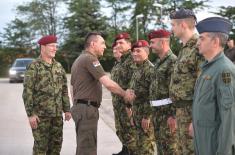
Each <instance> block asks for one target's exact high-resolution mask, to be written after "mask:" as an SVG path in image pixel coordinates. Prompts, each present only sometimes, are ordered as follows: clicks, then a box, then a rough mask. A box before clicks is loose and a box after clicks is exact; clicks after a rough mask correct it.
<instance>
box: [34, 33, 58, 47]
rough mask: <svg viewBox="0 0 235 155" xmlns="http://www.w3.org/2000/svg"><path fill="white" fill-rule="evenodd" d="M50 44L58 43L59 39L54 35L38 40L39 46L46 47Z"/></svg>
mask: <svg viewBox="0 0 235 155" xmlns="http://www.w3.org/2000/svg"><path fill="white" fill-rule="evenodd" d="M50 43H57V37H56V36H54V35H48V36H43V37H42V38H41V39H39V40H38V44H39V45H46V44H50Z"/></svg>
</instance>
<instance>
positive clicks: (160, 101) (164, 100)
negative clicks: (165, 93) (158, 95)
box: [150, 98, 172, 107]
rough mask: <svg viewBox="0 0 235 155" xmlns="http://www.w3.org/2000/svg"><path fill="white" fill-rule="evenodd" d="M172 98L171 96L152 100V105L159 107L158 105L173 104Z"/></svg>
mask: <svg viewBox="0 0 235 155" xmlns="http://www.w3.org/2000/svg"><path fill="white" fill-rule="evenodd" d="M171 103H172V100H171V99H170V98H166V99H162V100H155V101H150V105H151V106H152V107H158V106H163V105H167V104H171Z"/></svg>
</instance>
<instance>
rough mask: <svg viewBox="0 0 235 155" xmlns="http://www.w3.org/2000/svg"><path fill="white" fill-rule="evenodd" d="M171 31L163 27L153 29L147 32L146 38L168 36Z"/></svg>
mask: <svg viewBox="0 0 235 155" xmlns="http://www.w3.org/2000/svg"><path fill="white" fill-rule="evenodd" d="M170 35H171V33H170V32H169V31H167V30H164V29H159V30H154V31H152V32H150V33H149V35H148V38H149V40H151V39H153V38H169V37H170Z"/></svg>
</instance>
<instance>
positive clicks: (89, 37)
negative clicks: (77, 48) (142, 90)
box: [84, 32, 102, 48]
mask: <svg viewBox="0 0 235 155" xmlns="http://www.w3.org/2000/svg"><path fill="white" fill-rule="evenodd" d="M97 36H102V34H101V33H100V32H89V33H88V34H87V35H86V38H85V46H84V47H85V48H87V47H89V46H90V44H91V42H92V41H96V40H97Z"/></svg>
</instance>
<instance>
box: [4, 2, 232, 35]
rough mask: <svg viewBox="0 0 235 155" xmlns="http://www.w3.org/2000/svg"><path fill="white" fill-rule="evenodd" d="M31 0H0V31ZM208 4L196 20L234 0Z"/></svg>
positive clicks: (230, 3)
mask: <svg viewBox="0 0 235 155" xmlns="http://www.w3.org/2000/svg"><path fill="white" fill-rule="evenodd" d="M29 1H31V0H1V1H0V7H1V10H0V33H1V32H3V28H4V27H6V24H7V23H9V22H10V21H11V20H13V19H14V18H15V8H16V6H18V5H20V4H23V3H25V2H29ZM210 5H212V6H213V7H212V8H209V9H206V10H204V11H200V13H198V14H197V18H198V21H200V20H202V19H204V18H207V17H210V16H213V14H208V11H212V9H213V10H215V9H216V8H217V7H218V6H221V5H224V6H228V5H230V6H235V1H234V0H211V3H210Z"/></svg>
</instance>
